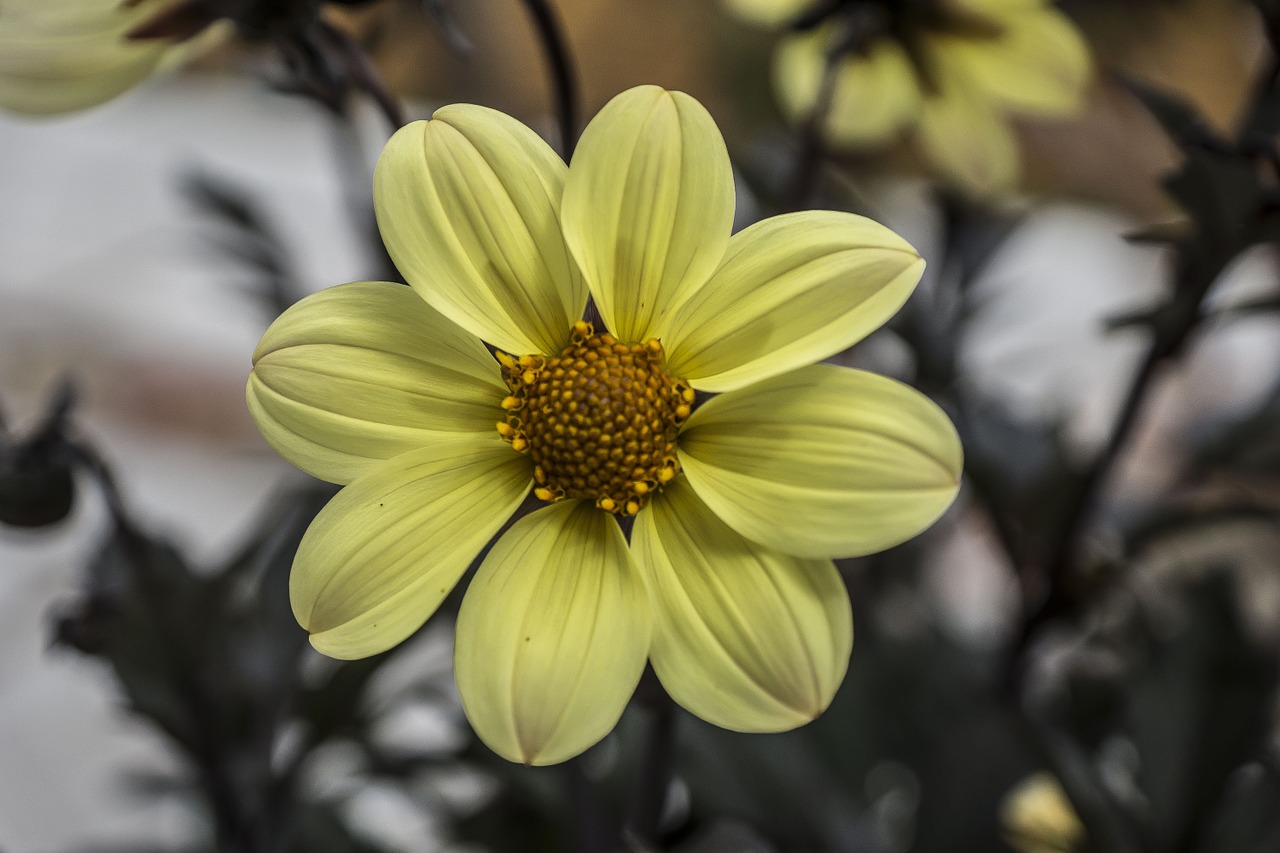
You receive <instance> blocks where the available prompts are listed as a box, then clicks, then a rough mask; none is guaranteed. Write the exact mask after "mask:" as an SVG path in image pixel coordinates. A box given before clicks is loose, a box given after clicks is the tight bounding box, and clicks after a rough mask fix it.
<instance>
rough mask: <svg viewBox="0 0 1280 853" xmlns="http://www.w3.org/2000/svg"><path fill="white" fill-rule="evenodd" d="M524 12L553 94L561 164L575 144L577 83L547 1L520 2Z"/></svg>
mask: <svg viewBox="0 0 1280 853" xmlns="http://www.w3.org/2000/svg"><path fill="white" fill-rule="evenodd" d="M523 2H524V5H525V8H527V9H528V10H529V14H530V15H532V16H533V24H534V27H535V28H537V30H538V38H539V41H541V42H542V51H543V53H545V54H546V59H547V71H548V73H549V74H550V76H551V88H552V90H553V92H554V93H555V101H556V121H557V124H558V125H559V128H560V147H561V148H562V149H563V150H562V151H561V153H562V154H563V155H564V159H565V162H568V161H569V158H570V157H571V156H573V148H574V146H575V145H577V144H578V83H577V76H576V75H575V73H574V67H573V60H572V57H571V56H570V54H569V44H568V41H567V40H566V39H565V36H564V29H563V27H562V26H561V24H560V19H559V17H558V16H557V15H556V12H555V9H553V8H552V6H551V0H523Z"/></svg>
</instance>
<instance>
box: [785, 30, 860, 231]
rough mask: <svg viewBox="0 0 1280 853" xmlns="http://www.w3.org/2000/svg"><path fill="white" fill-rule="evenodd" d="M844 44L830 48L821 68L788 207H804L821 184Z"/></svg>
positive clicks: (787, 200)
mask: <svg viewBox="0 0 1280 853" xmlns="http://www.w3.org/2000/svg"><path fill="white" fill-rule="evenodd" d="M844 55H845V51H844V49H843V46H839V47H836V48H834V49H832V50H830V51H828V52H827V56H826V62H825V64H824V65H823V68H822V82H821V83H820V84H819V85H818V96H817V98H815V99H814V102H813V109H812V110H811V111H810V112H809V117H808V118H807V119H806V120H805V123H804V127H803V128H802V129H801V131H800V150H799V152H798V153H797V154H796V164H795V171H794V172H793V174H792V177H791V189H790V191H789V192H788V194H787V199H786V203H785V205H784V207H785V209H786V210H787V211H796V210H801V209H803V208H805V207H807V206H808V205H809V200H810V199H811V198H812V197H813V194H814V192H815V191H816V190H817V188H818V175H819V173H820V172H821V169H822V162H823V160H825V159H826V125H827V118H828V116H830V114H831V103H832V101H833V100H834V96H835V91H836V77H837V75H836V71H837V70H838V68H839V66H840V61H841V60H842V59H843V58H844Z"/></svg>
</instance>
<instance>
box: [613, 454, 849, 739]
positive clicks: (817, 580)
mask: <svg viewBox="0 0 1280 853" xmlns="http://www.w3.org/2000/svg"><path fill="white" fill-rule="evenodd" d="M632 542H633V543H634V547H635V552H636V557H637V559H638V560H639V561H640V563H641V566H642V567H643V568H644V570H645V572H646V576H647V578H648V579H649V588H650V590H651V591H652V593H653V599H654V608H655V620H656V622H655V625H654V635H653V648H652V650H651V651H650V659H651V660H652V661H653V668H654V671H656V672H657V674H658V678H659V679H661V681H662V684H663V686H664V687H666V688H667V692H669V693H670V694H671V696H672V698H674V699H675V700H676V701H677V702H679V703H680V704H681V705H682V706H684V707H685V708H687V709H688V710H690V711H692V712H693V713H694V714H697V715H698V716H699V717H701V718H703V719H704V720H707V721H708V722H711V723H714V724H715V725H717V726H721V727H723V728H727V729H733V730H735V731H745V732H776V731H785V730H787V729H792V728H795V727H796V726H800V725H803V724H804V723H807V722H809V721H810V720H812V719H813V718H814V717H816V716H818V714H820V713H822V711H824V710H825V709H826V707H827V706H828V705H829V704H830V703H831V699H832V697H833V696H834V695H835V692H836V689H837V688H839V686H840V682H841V681H842V680H843V679H844V674H845V670H846V669H847V668H848V665H849V652H850V651H851V649H852V648H853V615H852V611H851V609H850V607H849V596H848V594H847V593H846V591H845V588H844V583H843V582H842V581H841V580H840V575H839V573H838V572H836V568H835V566H834V565H833V564H832V563H831V561H830V560H806V559H801V558H798V557H790V556H787V555H785V554H780V553H778V552H777V551H774V550H773V549H771V548H766V547H764V546H762V545H758V544H756V543H754V542H749V541H748V540H746V539H744V538H743V537H742V536H740V535H739V534H738V533H736V532H734V531H733V530H731V529H730V528H729V527H728V526H726V525H725V524H724V522H722V521H720V520H719V519H718V518H716V516H715V513H713V512H712V511H711V510H710V508H708V507H707V506H706V504H704V503H703V502H702V500H701V499H699V498H698V496H697V494H695V493H694V491H693V489H692V488H691V487H690V486H689V485H688V483H687V482H685V481H684V480H683V478H681V479H677V480H676V481H675V482H674V483H672V484H671V485H670V486H668V487H667V488H666V489H665V490H663V492H662V494H661V495H659V496H657V497H655V499H654V500H653V503H652V504H651V505H650V508H649V509H648V510H647V511H645V512H642V513H640V514H639V515H638V516H637V517H636V526H635V530H634V532H633V533H632Z"/></svg>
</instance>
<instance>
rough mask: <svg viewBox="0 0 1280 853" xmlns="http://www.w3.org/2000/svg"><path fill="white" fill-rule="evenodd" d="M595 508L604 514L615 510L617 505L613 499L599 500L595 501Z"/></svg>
mask: <svg viewBox="0 0 1280 853" xmlns="http://www.w3.org/2000/svg"><path fill="white" fill-rule="evenodd" d="M596 506H597V507H599V508H600V509H602V510H604V511H605V512H613V511H614V510H615V509H617V507H618V504H617V503H615V502H614V500H613V498H600V500H598V501H596Z"/></svg>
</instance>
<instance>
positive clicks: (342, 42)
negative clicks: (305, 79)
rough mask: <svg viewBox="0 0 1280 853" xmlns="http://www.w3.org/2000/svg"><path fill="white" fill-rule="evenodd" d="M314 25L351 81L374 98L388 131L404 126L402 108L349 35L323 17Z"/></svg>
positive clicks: (371, 63)
mask: <svg viewBox="0 0 1280 853" xmlns="http://www.w3.org/2000/svg"><path fill="white" fill-rule="evenodd" d="M316 23H317V24H318V26H319V30H320V34H321V35H323V37H324V38H325V39H326V40H327V41H328V42H329V44H330V45H331V46H332V47H333V48H334V49H335V50H337V52H338V56H339V57H341V59H342V64H343V66H345V68H346V69H347V74H349V75H350V77H351V80H352V81H353V82H354V83H355V84H356V86H357V87H358V88H360V89H363V90H364V91H365V92H367V93H368V94H369V96H370V97H372V98H373V100H374V103H376V104H377V105H378V109H380V110H381V111H382V115H383V116H384V117H386V119H387V123H388V124H389V125H391V129H392V130H398V129H400V128H401V127H403V126H404V123H405V118H404V110H403V109H401V107H400V102H399V101H398V100H397V99H396V97H395V95H393V94H391V90H390V89H388V88H387V84H386V83H385V82H383V80H382V75H381V74H379V73H378V69H377V67H376V66H375V65H374V64H373V60H371V59H369V55H368V54H367V53H365V52H364V48H362V47H361V46H360V44H359V43H358V42H357V41H356V40H355V39H354V38H352V36H351V34H350V33H347V32H346V31H344V30H341V29H339V28H338V27H335V26H334V25H333V24H331V23H329V22H328V21H326V20H324V18H317V19H316Z"/></svg>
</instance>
